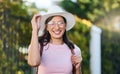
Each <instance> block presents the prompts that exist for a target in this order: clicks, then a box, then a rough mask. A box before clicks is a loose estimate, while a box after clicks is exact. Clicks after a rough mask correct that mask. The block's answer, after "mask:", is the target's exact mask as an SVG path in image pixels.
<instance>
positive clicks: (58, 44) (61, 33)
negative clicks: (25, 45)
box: [28, 6, 82, 74]
mask: <svg viewBox="0 0 120 74" xmlns="http://www.w3.org/2000/svg"><path fill="white" fill-rule="evenodd" d="M31 24H32V36H31V43H30V46H29V51H28V64H29V65H31V66H34V67H37V69H38V71H37V74H81V62H82V57H81V51H80V48H79V47H78V46H77V45H75V44H74V43H72V42H71V41H70V40H69V39H68V38H67V35H66V31H68V30H70V29H71V28H72V27H73V26H74V24H75V18H74V16H73V15H72V14H71V13H68V12H66V11H63V10H62V9H61V8H59V7H57V6H54V7H52V8H50V9H48V12H47V13H46V14H45V15H39V14H36V15H34V16H33V18H32V20H31Z"/></svg>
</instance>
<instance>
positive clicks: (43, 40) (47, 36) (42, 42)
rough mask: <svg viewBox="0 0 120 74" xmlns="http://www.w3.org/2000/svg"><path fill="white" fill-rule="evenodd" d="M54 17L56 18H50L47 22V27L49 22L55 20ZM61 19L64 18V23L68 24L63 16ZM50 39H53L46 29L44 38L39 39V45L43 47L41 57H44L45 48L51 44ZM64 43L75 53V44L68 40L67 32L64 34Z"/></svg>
mask: <svg viewBox="0 0 120 74" xmlns="http://www.w3.org/2000/svg"><path fill="white" fill-rule="evenodd" d="M53 17H54V16H51V17H49V18H48V19H47V20H46V21H45V25H46V24H47V23H48V22H49V21H51V20H52V19H53ZM61 17H62V18H63V20H64V22H65V23H67V22H66V19H65V18H64V17H63V16H61ZM50 39H51V36H50V33H49V32H48V31H47V30H46V27H45V30H44V34H43V36H41V37H39V39H38V41H39V43H40V45H41V52H40V53H41V55H42V51H43V47H44V46H45V45H47V44H48V43H49V42H50ZM63 42H64V43H66V44H67V46H68V47H69V49H70V50H71V51H73V49H74V44H73V43H72V42H71V41H70V40H69V39H68V37H67V33H66V30H65V32H64V34H63Z"/></svg>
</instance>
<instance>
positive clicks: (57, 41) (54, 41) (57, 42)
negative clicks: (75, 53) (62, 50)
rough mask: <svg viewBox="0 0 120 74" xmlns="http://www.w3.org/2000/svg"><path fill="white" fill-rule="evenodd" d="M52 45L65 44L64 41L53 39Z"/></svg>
mask: <svg viewBox="0 0 120 74" xmlns="http://www.w3.org/2000/svg"><path fill="white" fill-rule="evenodd" d="M50 43H52V44H57V45H60V44H63V43H64V42H63V39H51V40H50Z"/></svg>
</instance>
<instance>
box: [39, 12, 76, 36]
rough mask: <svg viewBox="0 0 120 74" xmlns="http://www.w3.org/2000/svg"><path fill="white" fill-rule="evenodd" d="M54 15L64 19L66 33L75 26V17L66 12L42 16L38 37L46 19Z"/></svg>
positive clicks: (41, 32) (42, 30)
mask: <svg viewBox="0 0 120 74" xmlns="http://www.w3.org/2000/svg"><path fill="white" fill-rule="evenodd" d="M56 15H59V16H63V17H64V18H65V19H66V21H67V24H66V30H67V31H68V30H70V29H71V28H72V27H73V26H74V25H75V17H74V16H73V15H72V14H71V13H68V12H59V13H51V14H46V15H42V16H41V19H40V30H39V36H41V35H42V34H43V32H44V29H45V21H46V19H48V18H49V17H51V16H56Z"/></svg>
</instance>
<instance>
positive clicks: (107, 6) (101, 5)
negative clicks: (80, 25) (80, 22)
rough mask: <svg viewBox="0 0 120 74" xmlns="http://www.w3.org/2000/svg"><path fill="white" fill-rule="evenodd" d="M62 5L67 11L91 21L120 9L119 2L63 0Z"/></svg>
mask: <svg viewBox="0 0 120 74" xmlns="http://www.w3.org/2000/svg"><path fill="white" fill-rule="evenodd" d="M60 5H61V6H62V7H63V8H64V9H65V10H67V11H69V12H71V13H73V14H75V15H77V16H79V17H80V18H84V19H87V20H90V21H91V22H93V23H94V22H95V21H97V20H98V19H99V18H100V17H104V16H105V15H106V14H107V13H108V12H110V11H111V10H113V9H116V8H119V7H120V1H119V0H100V1H99V0H77V2H72V1H71V0H63V1H62V2H61V3H60Z"/></svg>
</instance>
